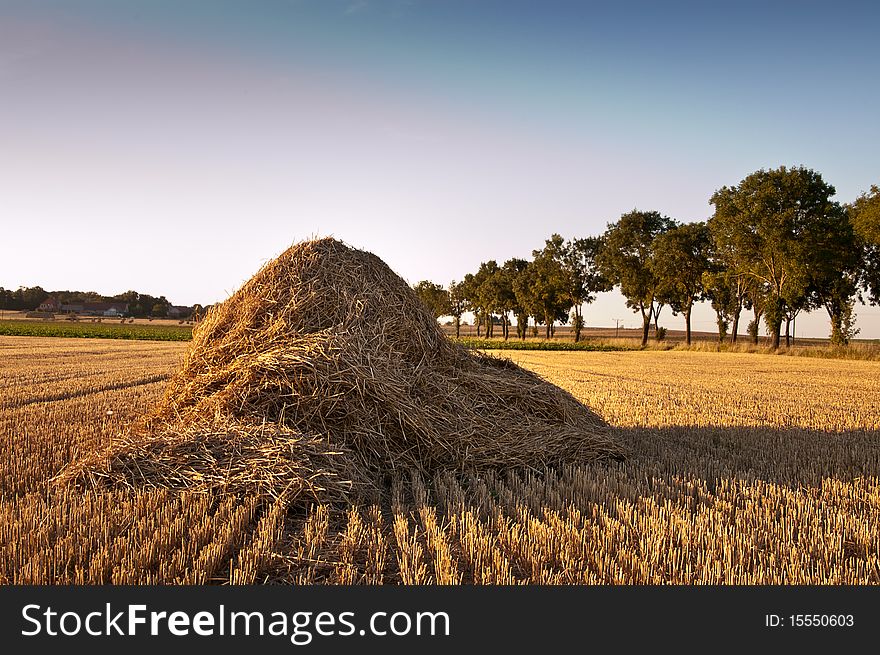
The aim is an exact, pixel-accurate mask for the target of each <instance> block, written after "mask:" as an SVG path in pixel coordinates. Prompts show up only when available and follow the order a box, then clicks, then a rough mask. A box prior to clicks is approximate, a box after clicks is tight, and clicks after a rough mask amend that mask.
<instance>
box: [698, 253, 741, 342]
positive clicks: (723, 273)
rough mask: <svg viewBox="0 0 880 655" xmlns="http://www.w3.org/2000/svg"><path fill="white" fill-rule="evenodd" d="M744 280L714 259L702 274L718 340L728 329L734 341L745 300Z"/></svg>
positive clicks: (722, 338) (722, 337) (721, 339)
mask: <svg viewBox="0 0 880 655" xmlns="http://www.w3.org/2000/svg"><path fill="white" fill-rule="evenodd" d="M746 288H747V287H746V281H745V278H744V277H743V276H742V275H737V274H736V273H734V272H733V271H731V270H729V269H726V268H722V267H721V266H720V265H719V263H718V260H717V259H716V260H715V261H714V262H713V263H711V264H710V268H709V270H707V271H706V272H705V273H704V274H703V289H704V292H705V296H706V298H707V299H708V300H709V301H710V302H711V303H712V309H714V310H715V316H716V322H717V324H718V340H719V341H722V342H723V341H724V336H725V334H727V333H728V328H729V329H730V335H731V336H730V340H731V341H732V342H733V343H736V339H737V332H738V331H739V318H740V314H741V313H742V310H743V306H744V305H745V300H746Z"/></svg>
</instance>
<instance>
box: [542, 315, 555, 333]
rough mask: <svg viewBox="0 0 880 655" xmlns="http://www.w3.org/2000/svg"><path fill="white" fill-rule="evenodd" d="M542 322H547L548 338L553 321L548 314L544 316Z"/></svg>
mask: <svg viewBox="0 0 880 655" xmlns="http://www.w3.org/2000/svg"><path fill="white" fill-rule="evenodd" d="M544 322H545V323H546V324H547V339H550V330H551V329H552V325H553V321H551V320H550V316H545V317H544Z"/></svg>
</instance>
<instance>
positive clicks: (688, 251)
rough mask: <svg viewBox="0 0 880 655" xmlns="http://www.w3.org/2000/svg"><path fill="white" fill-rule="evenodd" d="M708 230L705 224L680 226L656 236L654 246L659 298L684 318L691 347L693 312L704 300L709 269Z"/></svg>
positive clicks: (687, 340)
mask: <svg viewBox="0 0 880 655" xmlns="http://www.w3.org/2000/svg"><path fill="white" fill-rule="evenodd" d="M710 243H711V240H710V237H709V228H708V227H706V224H705V223H688V224H685V225H679V226H677V227H674V228H672V229H670V230H668V231H666V232H663V233H661V234H659V235H657V238H656V239H655V240H654V243H653V250H654V275H655V276H656V277H657V281H658V288H657V295H658V297H660V298H662V299H663V300H665V301H666V303H667V304H668V305H669V306H670V307H671V308H672V311H673V312H674V313H676V314H682V315H684V324H685V340H686V342H687V344H688V345H691V312H692V311H693V307H694V303H695V302H697V301H700V300H702V299H703V297H704V294H705V288H704V286H703V276H704V274H705V273H706V272H707V271H708V270H709V267H710V261H709V256H710Z"/></svg>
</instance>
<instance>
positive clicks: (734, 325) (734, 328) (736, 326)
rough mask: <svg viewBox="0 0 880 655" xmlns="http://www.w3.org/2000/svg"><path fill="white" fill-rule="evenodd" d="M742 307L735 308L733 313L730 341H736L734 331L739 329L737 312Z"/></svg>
mask: <svg viewBox="0 0 880 655" xmlns="http://www.w3.org/2000/svg"><path fill="white" fill-rule="evenodd" d="M741 311H742V309H737V310H736V311H735V312H734V313H733V326H732V327H733V331H732V332H731V333H730V341H731V342H732V343H736V331H737V330H738V329H739V313H740V312H741Z"/></svg>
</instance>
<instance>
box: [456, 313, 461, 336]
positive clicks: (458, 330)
mask: <svg viewBox="0 0 880 655" xmlns="http://www.w3.org/2000/svg"><path fill="white" fill-rule="evenodd" d="M460 336H461V316H456V317H455V338H456V339H458V338H459V337H460Z"/></svg>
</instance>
